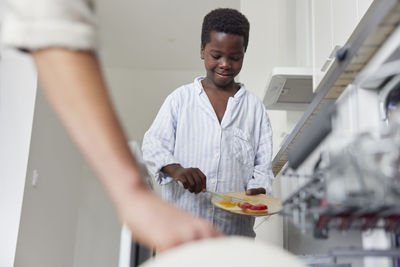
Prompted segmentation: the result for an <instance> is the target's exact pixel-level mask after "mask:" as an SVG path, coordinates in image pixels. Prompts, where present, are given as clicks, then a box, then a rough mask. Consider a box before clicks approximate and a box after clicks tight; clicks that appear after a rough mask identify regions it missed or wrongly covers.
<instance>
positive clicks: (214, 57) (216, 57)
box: [211, 55, 221, 59]
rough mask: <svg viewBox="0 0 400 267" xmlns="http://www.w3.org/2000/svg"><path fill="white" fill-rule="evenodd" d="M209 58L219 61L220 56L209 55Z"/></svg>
mask: <svg viewBox="0 0 400 267" xmlns="http://www.w3.org/2000/svg"><path fill="white" fill-rule="evenodd" d="M211 57H212V58H213V59H219V58H220V57H221V56H220V55H211Z"/></svg>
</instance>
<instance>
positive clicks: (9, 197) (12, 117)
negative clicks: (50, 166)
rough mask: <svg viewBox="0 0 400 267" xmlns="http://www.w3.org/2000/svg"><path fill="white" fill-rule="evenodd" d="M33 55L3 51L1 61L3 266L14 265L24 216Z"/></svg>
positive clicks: (33, 93)
mask: <svg viewBox="0 0 400 267" xmlns="http://www.w3.org/2000/svg"><path fill="white" fill-rule="evenodd" d="M36 85H37V81H36V71H35V69H34V67H33V65H32V62H31V60H30V58H29V57H27V56H26V55H24V54H21V53H19V52H16V51H10V50H7V51H5V50H2V51H1V61H0V218H1V219H0V266H2V267H3V266H4V267H11V266H13V263H14V257H15V249H16V244H17V236H18V229H19V221H20V215H21V207H22V199H23V192H24V185H25V176H26V170H27V164H28V153H29V145H30V140H31V130H32V119H33V108H34V103H35V96H36Z"/></svg>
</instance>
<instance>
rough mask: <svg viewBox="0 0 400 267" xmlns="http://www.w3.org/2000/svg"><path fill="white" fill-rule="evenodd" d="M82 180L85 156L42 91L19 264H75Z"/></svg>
mask: <svg viewBox="0 0 400 267" xmlns="http://www.w3.org/2000/svg"><path fill="white" fill-rule="evenodd" d="M35 170H36V172H37V174H38V179H37V184H36V186H33V184H32V176H31V174H32V173H33V172H34V171H35ZM81 180H82V158H81V157H80V154H79V152H78V150H77V149H76V148H75V146H74V145H73V144H72V142H71V140H70V139H69V137H68V135H67V134H66V132H65V131H64V128H63V127H62V126H61V124H60V122H59V121H58V119H57V118H56V116H55V114H54V113H53V111H52V110H51V109H50V107H49V105H48V104H47V101H46V100H45V99H44V96H43V95H42V91H41V90H38V95H37V98H36V102H35V113H34V119H33V128H32V136H31V146H30V152H29V163H28V169H27V177H26V186H25V190H24V200H23V205H22V213H21V222H20V229H19V234H18V243H17V251H16V256H15V266H30V267H47V266H60V267H62V266H65V267H67V266H68V267H70V266H72V262H73V255H74V246H75V232H76V225H77V221H78V207H79V204H80V201H81V197H82V196H81V193H82V190H81V187H82V181H81Z"/></svg>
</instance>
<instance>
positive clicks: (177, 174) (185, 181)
mask: <svg viewBox="0 0 400 267" xmlns="http://www.w3.org/2000/svg"><path fill="white" fill-rule="evenodd" d="M162 171H163V172H165V173H167V174H168V175H169V176H171V177H172V178H173V179H174V181H175V182H181V183H182V185H183V187H184V188H185V189H187V190H189V191H190V192H191V193H195V194H198V193H200V192H205V191H207V184H206V176H205V175H204V173H203V172H202V171H200V169H198V168H183V167H182V166H181V165H179V164H171V165H167V166H165V167H163V168H162Z"/></svg>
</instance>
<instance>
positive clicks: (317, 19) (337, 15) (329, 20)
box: [311, 0, 373, 92]
mask: <svg viewBox="0 0 400 267" xmlns="http://www.w3.org/2000/svg"><path fill="white" fill-rule="evenodd" d="M372 2H373V1H372V0H312V2H311V27H312V29H311V31H312V47H313V49H312V50H313V52H312V61H313V91H314V92H317V91H318V85H319V83H320V82H321V80H322V79H323V77H324V76H325V74H326V72H327V70H328V69H329V67H330V65H331V64H332V62H333V61H334V60H335V52H336V51H337V49H339V48H340V47H341V46H343V45H344V44H345V43H346V41H347V39H348V38H349V37H350V35H351V33H352V32H353V30H354V29H355V27H356V26H357V24H358V22H359V21H360V20H361V18H362V17H363V15H364V14H365V12H366V11H367V10H368V8H369V6H370V5H371V3H372Z"/></svg>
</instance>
